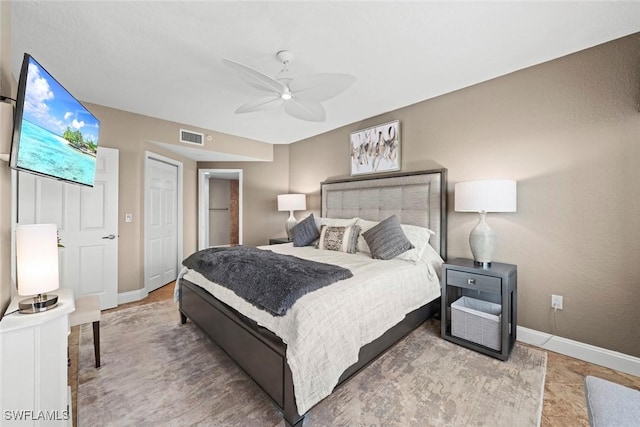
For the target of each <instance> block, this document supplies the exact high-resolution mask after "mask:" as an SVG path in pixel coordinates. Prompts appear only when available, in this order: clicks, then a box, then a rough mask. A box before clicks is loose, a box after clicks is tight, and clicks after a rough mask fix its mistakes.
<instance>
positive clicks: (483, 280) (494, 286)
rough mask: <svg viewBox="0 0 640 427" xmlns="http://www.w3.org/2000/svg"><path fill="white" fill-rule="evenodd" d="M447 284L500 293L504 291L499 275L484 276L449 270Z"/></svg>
mask: <svg viewBox="0 0 640 427" xmlns="http://www.w3.org/2000/svg"><path fill="white" fill-rule="evenodd" d="M447 285H452V286H458V287H460V288H467V289H476V290H479V291H485V292H494V293H498V294H499V293H501V291H502V289H501V286H502V280H501V279H500V278H499V277H493V276H483V275H482V274H473V273H466V272H464V271H455V270H447Z"/></svg>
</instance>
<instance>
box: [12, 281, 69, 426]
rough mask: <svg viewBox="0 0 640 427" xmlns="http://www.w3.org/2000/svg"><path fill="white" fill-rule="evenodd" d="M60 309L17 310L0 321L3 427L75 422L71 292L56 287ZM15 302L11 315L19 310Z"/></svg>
mask: <svg viewBox="0 0 640 427" xmlns="http://www.w3.org/2000/svg"><path fill="white" fill-rule="evenodd" d="M51 293H53V294H57V295H58V305H57V307H55V308H53V309H51V310H49V311H46V312H43V313H36V314H21V313H13V314H9V315H5V317H4V318H3V319H2V320H1V321H0V381H1V384H0V408H1V409H2V413H1V414H0V425H1V426H3V427H4V426H13V425H16V426H23V427H24V426H63V425H64V426H67V425H71V411H70V409H71V407H70V403H71V402H70V401H69V392H68V387H67V383H68V378H67V343H68V335H69V313H71V312H72V311H74V310H75V306H74V302H73V301H74V299H73V291H72V290H71V289H58V290H56V291H55V292H51ZM23 299H25V297H16V298H15V299H14V300H12V301H11V304H10V305H9V308H8V309H7V313H11V312H12V311H14V310H16V309H17V308H18V302H19V301H21V300H23Z"/></svg>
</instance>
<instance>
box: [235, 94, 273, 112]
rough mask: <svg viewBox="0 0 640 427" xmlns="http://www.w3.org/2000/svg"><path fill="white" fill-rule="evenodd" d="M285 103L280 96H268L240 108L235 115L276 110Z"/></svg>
mask: <svg viewBox="0 0 640 427" xmlns="http://www.w3.org/2000/svg"><path fill="white" fill-rule="evenodd" d="M283 102H284V101H283V100H282V98H280V96H279V95H273V96H267V97H264V98H260V99H255V100H253V101H249V102H247V103H246V104H242V105H241V106H239V107H238V108H237V109H236V111H235V113H236V114H240V113H252V112H254V111H263V110H271V109H274V108H278V107H280V106H281V105H282V103H283Z"/></svg>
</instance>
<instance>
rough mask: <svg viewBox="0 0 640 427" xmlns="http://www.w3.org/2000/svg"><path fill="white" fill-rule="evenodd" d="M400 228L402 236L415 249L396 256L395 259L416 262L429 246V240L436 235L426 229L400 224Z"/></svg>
mask: <svg viewBox="0 0 640 427" xmlns="http://www.w3.org/2000/svg"><path fill="white" fill-rule="evenodd" d="M400 227H402V231H404V235H405V236H407V239H409V241H410V242H411V244H413V246H415V247H414V248H413V249H410V250H408V251H407V252H405V253H402V254H400V255H398V256H397V257H396V258H399V259H406V260H407V261H413V262H417V261H418V260H419V259H420V258H422V254H423V253H424V250H425V248H426V247H427V246H429V239H430V238H431V236H433V235H435V234H436V233H434V232H433V231H431V230H429V229H428V228H426V227H419V226H417V225H408V224H401V225H400Z"/></svg>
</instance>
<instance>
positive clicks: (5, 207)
mask: <svg viewBox="0 0 640 427" xmlns="http://www.w3.org/2000/svg"><path fill="white" fill-rule="evenodd" d="M12 81H13V79H12V76H11V3H10V2H6V1H3V2H0V95H3V96H10V97H14V95H15V93H14V92H13V90H12V87H11V86H12ZM0 107H2V108H1V109H0V153H8V152H9V150H10V148H11V130H12V125H13V117H12V113H13V110H12V107H11V105H10V104H6V105H0ZM5 113H8V114H5ZM0 200H1V202H0V313H1V312H2V310H3V309H4V308H5V307H6V305H7V304H8V303H9V300H10V298H11V173H10V169H9V166H8V164H7V163H5V162H3V161H0Z"/></svg>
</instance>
